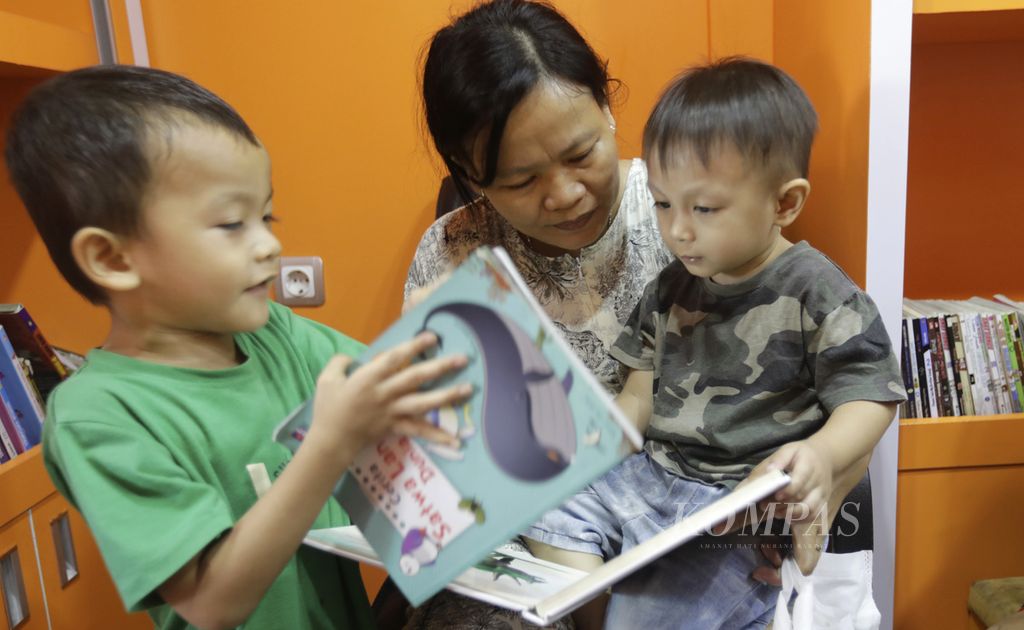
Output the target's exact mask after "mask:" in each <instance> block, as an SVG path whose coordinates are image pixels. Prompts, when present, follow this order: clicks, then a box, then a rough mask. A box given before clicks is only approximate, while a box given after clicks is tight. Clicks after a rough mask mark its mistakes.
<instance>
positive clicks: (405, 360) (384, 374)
mask: <svg viewBox="0 0 1024 630" xmlns="http://www.w3.org/2000/svg"><path fill="white" fill-rule="evenodd" d="M435 344H437V335H435V334H434V333H432V332H430V331H425V332H421V333H420V334H418V335H416V336H415V337H413V338H412V339H410V340H408V341H403V342H402V343H400V344H398V345H396V346H395V347H393V348H390V349H389V350H386V351H384V352H381V353H380V354H378V355H377V356H375V357H374V358H373V359H371V360H370V361H369V362H368V363H367V364H366V365H364V366H363V367H361V368H360V369H359V372H361V373H363V374H364V375H366V376H367V377H368V378H370V379H371V380H372V381H373V382H376V383H380V382H382V381H384V380H385V379H387V378H390V377H391V375H393V374H395V373H397V372H398V371H400V370H401V369H402V368H404V367H405V366H407V365H408V364H409V363H410V362H411V361H412V360H413V359H414V358H416V357H417V356H418V355H420V354H423V353H424V352H426V351H427V350H429V349H430V348H432V347H433V346H434V345H435Z"/></svg>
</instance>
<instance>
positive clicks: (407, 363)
mask: <svg viewBox="0 0 1024 630" xmlns="http://www.w3.org/2000/svg"><path fill="white" fill-rule="evenodd" d="M436 343H437V337H436V336H435V335H434V334H433V333H429V332H428V333H421V334H420V335H417V336H416V337H415V338H414V339H412V340H410V341H406V342H404V343H401V344H399V345H397V346H395V347H394V348H391V349H390V350H387V351H385V352H382V353H380V354H379V355H377V356H376V357H374V358H373V359H372V360H371V361H369V362H368V363H366V364H365V365H363V366H360V367H359V368H357V369H356V370H355V371H353V372H352V374H351V375H348V376H346V370H347V369H348V367H349V364H351V362H352V360H351V359H350V358H349V357H345V356H336V357H334V358H333V359H331V361H330V362H329V363H328V364H327V365H326V366H325V367H324V369H323V372H321V373H320V377H319V378H318V379H317V388H316V396H315V398H314V401H313V424H312V426H311V427H310V436H312V435H313V434H314V433H315V434H316V437H315V443H318V444H322V445H325V446H327V447H328V448H330V447H332V446H342V445H349V446H351V447H353V448H356V449H357V450H358V449H361V448H362V447H363V446H365V445H366V444H369V443H371V442H375V441H376V440H378V439H380V438H381V437H383V436H384V434H385V433H386V432H388V431H389V430H390V431H396V432H398V433H403V434H405V435H409V436H415V437H423V438H426V439H428V440H431V441H434V442H442V443H445V444H449V445H453V446H454V445H457V440H456V439H455V438H453V437H452V436H451V435H449V434H447V433H445V432H444V431H442V430H441V429H438V428H436V427H434V426H433V425H431V424H429V423H428V422H427V421H426V420H425V417H424V416H425V414H426V413H427V412H428V411H430V410H431V409H437V408H440V407H444V406H446V405H451V404H453V403H456V402H458V401H460V400H463V399H465V398H466V397H468V396H469V395H470V394H471V393H472V391H473V390H472V387H471V386H470V385H468V384H462V385H453V386H450V387H445V388H439V389H434V390H428V391H420V387H421V386H422V385H423V384H425V383H428V382H430V381H433V380H435V379H437V378H440V377H441V376H443V375H445V374H447V373H449V372H452V371H454V370H458V369H461V368H462V367H464V366H465V365H466V362H467V359H466V356H465V355H453V356H448V357H439V358H435V359H429V360H426V361H421V362H418V363H411V362H412V360H413V359H414V358H415V357H417V356H419V355H420V354H422V353H423V352H425V351H426V350H428V349H430V348H431V347H433V346H434V345H435V344H436ZM307 441H308V442H314V440H311V439H308V438H307Z"/></svg>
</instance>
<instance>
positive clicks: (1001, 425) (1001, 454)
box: [898, 413, 1024, 471]
mask: <svg viewBox="0 0 1024 630" xmlns="http://www.w3.org/2000/svg"><path fill="white" fill-rule="evenodd" d="M1021 444H1024V413H1013V414H1001V415H996V416H963V417H953V418H904V419H901V420H900V438H899V460H898V461H899V464H898V468H899V470H900V471H909V470H927V469H936V468H968V467H977V466H1017V465H1024V448H1021Z"/></svg>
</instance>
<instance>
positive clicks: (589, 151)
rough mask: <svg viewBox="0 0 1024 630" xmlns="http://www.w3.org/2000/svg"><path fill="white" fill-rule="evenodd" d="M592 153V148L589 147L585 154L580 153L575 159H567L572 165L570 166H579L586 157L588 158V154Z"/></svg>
mask: <svg viewBox="0 0 1024 630" xmlns="http://www.w3.org/2000/svg"><path fill="white" fill-rule="evenodd" d="M593 152H594V147H590V148H589V149H587V150H586V152H584V153H581V154H579V155H577V156H576V157H573V158H569V162H570V163H572V164H579V163H580V162H582V161H583V160H585V159H587V158H588V157H590V154H591V153H593Z"/></svg>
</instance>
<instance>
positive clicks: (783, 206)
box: [775, 177, 811, 228]
mask: <svg viewBox="0 0 1024 630" xmlns="http://www.w3.org/2000/svg"><path fill="white" fill-rule="evenodd" d="M810 194H811V182H809V181H807V180H806V179H804V178H803V177H797V178H794V179H791V180H789V181H787V182H785V183H784V184H782V186H780V187H779V192H778V201H777V202H776V204H775V225H777V226H779V227H780V228H784V227H788V226H789V225H790V224H791V223H793V221H796V218H797V217H798V216H800V212H801V211H802V210H803V209H804V203H805V202H806V201H807V196H808V195H810Z"/></svg>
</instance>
